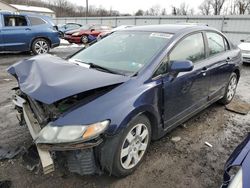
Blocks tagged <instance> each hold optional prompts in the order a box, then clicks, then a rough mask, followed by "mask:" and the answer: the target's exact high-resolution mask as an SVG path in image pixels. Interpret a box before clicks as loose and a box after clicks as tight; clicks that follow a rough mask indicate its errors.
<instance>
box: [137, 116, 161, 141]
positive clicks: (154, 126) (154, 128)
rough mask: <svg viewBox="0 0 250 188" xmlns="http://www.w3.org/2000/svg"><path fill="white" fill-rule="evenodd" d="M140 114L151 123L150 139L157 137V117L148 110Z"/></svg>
mask: <svg viewBox="0 0 250 188" xmlns="http://www.w3.org/2000/svg"><path fill="white" fill-rule="evenodd" d="M141 115H145V116H146V117H147V118H148V119H149V121H150V124H151V131H152V139H153V140H155V139H157V137H158V134H157V133H158V131H157V130H158V121H157V118H156V117H155V116H154V115H153V114H152V113H150V112H147V111H145V112H143V113H142V114H141Z"/></svg>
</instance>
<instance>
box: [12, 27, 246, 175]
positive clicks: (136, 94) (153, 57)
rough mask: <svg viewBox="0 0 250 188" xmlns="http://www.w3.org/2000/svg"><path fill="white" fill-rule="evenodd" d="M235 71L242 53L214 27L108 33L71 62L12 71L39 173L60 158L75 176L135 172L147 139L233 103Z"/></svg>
mask: <svg viewBox="0 0 250 188" xmlns="http://www.w3.org/2000/svg"><path fill="white" fill-rule="evenodd" d="M241 63H242V57H241V52H240V50H239V49H238V48H237V47H235V46H234V45H233V44H232V43H231V42H230V41H229V40H228V39H227V37H225V36H224V35H223V34H222V33H220V32H219V31H217V30H215V29H213V28H210V27H207V26H192V25H151V26H138V27H132V28H128V29H125V30H122V31H117V32H114V33H113V34H111V35H110V36H108V37H106V38H104V39H103V40H101V41H99V42H96V43H94V44H93V45H91V46H89V47H87V48H84V49H82V50H81V51H79V52H77V53H76V54H74V55H72V56H71V57H69V58H68V59H61V58H59V57H55V56H51V55H43V56H37V57H33V58H31V59H29V60H23V61H21V62H18V63H17V64H14V65H12V66H10V67H9V68H8V72H9V73H10V74H12V75H13V76H14V77H15V78H16V79H17V81H18V87H16V88H14V90H15V91H16V94H15V96H14V99H13V102H14V104H15V105H16V109H17V112H18V117H19V118H18V119H19V120H20V124H21V125H22V124H26V125H27V127H28V129H29V131H30V134H31V136H32V137H33V139H34V142H35V143H36V146H37V150H38V153H39V155H40V159H41V163H42V166H43V169H44V173H49V172H51V171H53V170H54V161H55V160H58V161H60V160H59V159H60V158H63V159H64V160H65V161H66V164H67V167H68V169H69V171H71V172H76V173H79V174H81V175H84V174H93V173H97V172H100V171H107V172H108V173H110V174H112V175H114V176H118V177H121V176H126V175H129V174H131V173H132V172H133V171H134V170H135V169H136V168H137V167H138V166H139V165H140V163H141V162H142V161H143V158H144V156H145V153H146V151H147V149H148V147H149V144H150V142H151V140H156V139H159V138H161V137H162V136H164V135H165V134H166V133H167V132H169V131H170V130H171V129H173V128H175V127H176V126H178V125H180V124H181V123H183V122H184V121H186V120H188V119H189V118H190V117H192V116H194V115H195V114H197V113H198V112H200V111H201V110H203V109H205V108H206V107H208V106H209V105H211V104H212V103H214V102H217V101H220V102H221V103H223V104H228V103H230V101H231V100H232V99H233V97H234V94H235V91H236V87H237V83H238V80H239V78H240V65H241ZM52 154H53V158H52V157H51V156H52Z"/></svg>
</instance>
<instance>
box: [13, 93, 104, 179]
mask: <svg viewBox="0 0 250 188" xmlns="http://www.w3.org/2000/svg"><path fill="white" fill-rule="evenodd" d="M13 103H14V104H15V105H16V106H17V107H19V108H22V113H23V114H22V115H23V117H24V120H25V122H26V125H27V127H28V129H29V132H30V134H31V136H32V138H33V140H34V142H35V144H36V147H37V151H38V154H39V157H40V160H41V164H42V167H43V172H44V174H48V173H50V172H53V171H54V169H55V167H54V166H55V165H54V161H53V158H52V156H51V152H66V153H67V155H66V156H67V163H68V169H69V170H70V171H71V172H76V173H79V174H81V175H84V174H92V173H94V172H95V170H96V164H95V158H94V152H93V148H94V147H96V146H98V145H99V144H101V143H102V141H103V139H102V138H101V137H100V136H99V134H96V135H94V137H91V135H88V136H89V137H86V140H82V141H76V142H62V143H59V142H58V143H57V142H55V143H53V141H44V139H40V137H41V132H42V130H43V129H44V128H46V127H47V126H49V125H47V126H45V127H44V128H41V125H40V124H39V122H38V121H37V120H36V118H35V116H34V113H33V112H32V109H31V108H30V106H29V104H28V102H27V101H26V100H25V99H23V98H22V97H20V96H18V95H15V97H14V99H13ZM85 132H86V131H85ZM88 134H89V133H88ZM74 159H75V161H74ZM86 162H87V163H88V164H87V165H86ZM81 163H82V164H84V165H81ZM77 164H78V165H77ZM85 168H86V170H85Z"/></svg>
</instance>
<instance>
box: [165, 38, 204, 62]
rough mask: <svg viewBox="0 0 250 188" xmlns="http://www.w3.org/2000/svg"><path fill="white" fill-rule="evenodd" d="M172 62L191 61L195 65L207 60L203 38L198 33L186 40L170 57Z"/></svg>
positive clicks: (180, 43)
mask: <svg viewBox="0 0 250 188" xmlns="http://www.w3.org/2000/svg"><path fill="white" fill-rule="evenodd" d="M169 59H170V61H175V60H190V61H192V62H193V63H195V62H197V61H200V60H202V59H205V47H204V41H203V36H202V34H201V33H196V34H193V35H190V36H188V37H186V38H184V39H183V40H182V41H181V42H179V43H178V44H177V46H176V47H175V48H174V50H173V51H172V52H171V53H170V55H169Z"/></svg>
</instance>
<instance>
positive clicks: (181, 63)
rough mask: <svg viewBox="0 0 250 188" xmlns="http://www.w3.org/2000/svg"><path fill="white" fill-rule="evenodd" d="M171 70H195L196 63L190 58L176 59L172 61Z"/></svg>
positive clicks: (176, 71)
mask: <svg viewBox="0 0 250 188" xmlns="http://www.w3.org/2000/svg"><path fill="white" fill-rule="evenodd" d="M170 64H171V66H170V72H174V73H179V72H188V71H191V70H193V68H194V65H193V63H192V61H189V60H176V61H170Z"/></svg>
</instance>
